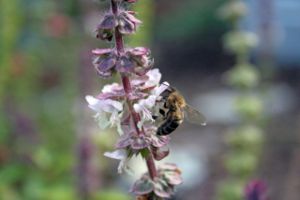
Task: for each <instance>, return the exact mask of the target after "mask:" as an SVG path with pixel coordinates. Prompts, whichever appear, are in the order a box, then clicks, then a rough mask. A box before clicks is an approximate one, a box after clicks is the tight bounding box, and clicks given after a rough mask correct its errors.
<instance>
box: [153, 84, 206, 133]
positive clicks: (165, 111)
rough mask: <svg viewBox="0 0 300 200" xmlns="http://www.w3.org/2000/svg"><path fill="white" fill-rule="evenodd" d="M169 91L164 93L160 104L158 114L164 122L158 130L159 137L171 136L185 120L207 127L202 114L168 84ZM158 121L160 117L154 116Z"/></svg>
mask: <svg viewBox="0 0 300 200" xmlns="http://www.w3.org/2000/svg"><path fill="white" fill-rule="evenodd" d="M163 84H166V86H168V87H167V89H166V90H165V91H164V92H162V94H161V100H160V101H159V102H158V104H160V106H158V113H159V114H160V115H161V116H162V120H161V121H162V122H161V124H160V125H159V127H158V129H157V135H169V134H170V133H172V132H173V131H174V130H175V129H176V128H177V127H178V126H179V125H180V124H181V123H182V122H183V120H184V118H185V119H187V120H188V121H189V122H191V123H193V124H197V125H202V126H205V125H206V119H205V117H204V115H203V114H202V113H200V112H199V111H198V110H196V109H195V108H193V107H192V106H190V105H188V104H187V103H186V101H185V99H184V97H183V96H182V95H181V94H180V93H179V92H178V91H177V90H176V89H175V88H173V87H171V86H170V85H169V84H167V83H163ZM154 119H155V120H156V119H158V116H154Z"/></svg>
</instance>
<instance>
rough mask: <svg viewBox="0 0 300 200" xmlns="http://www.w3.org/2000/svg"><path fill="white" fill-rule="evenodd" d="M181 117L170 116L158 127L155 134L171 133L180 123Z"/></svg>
mask: <svg viewBox="0 0 300 200" xmlns="http://www.w3.org/2000/svg"><path fill="white" fill-rule="evenodd" d="M182 121H183V120H182V119H179V118H177V117H172V116H170V117H169V118H168V119H167V120H166V121H165V122H164V123H163V124H162V125H161V126H160V127H159V128H158V129H157V135H169V134H170V133H172V132H173V131H174V130H175V129H176V128H177V127H178V126H179V125H180V124H181V123H182Z"/></svg>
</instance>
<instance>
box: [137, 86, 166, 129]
mask: <svg viewBox="0 0 300 200" xmlns="http://www.w3.org/2000/svg"><path fill="white" fill-rule="evenodd" d="M168 87H169V84H168V83H167V82H164V83H163V84H161V85H160V86H159V87H155V88H154V89H153V90H152V91H151V95H149V96H148V97H147V98H146V99H141V100H139V101H138V102H137V103H135V104H134V105H133V108H134V110H135V112H137V113H139V114H140V115H141V121H139V123H138V127H139V129H141V128H142V126H143V124H144V122H146V121H151V122H153V121H154V120H153V117H152V112H151V110H152V108H153V107H154V106H155V104H156V101H157V100H158V99H159V97H160V95H161V93H162V92H163V91H165V90H166V89H167V88H168Z"/></svg>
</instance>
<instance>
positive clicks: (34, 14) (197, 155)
mask: <svg viewBox="0 0 300 200" xmlns="http://www.w3.org/2000/svg"><path fill="white" fill-rule="evenodd" d="M224 2H226V1H225V0H201V1H198V0H186V1H180V0H173V1H168V0H160V1H154V0H153V1H151V0H140V1H139V3H138V5H136V8H134V9H136V10H137V11H138V17H139V18H141V19H142V20H143V21H144V23H143V25H142V26H141V27H140V30H139V33H137V34H136V35H135V36H133V37H132V38H126V41H127V44H131V45H137V46H142V45H146V46H149V47H151V49H152V54H153V56H154V58H155V61H156V64H155V66H156V67H158V68H159V69H160V71H161V72H162V74H163V80H164V81H168V82H170V83H171V84H172V85H174V86H175V87H177V88H178V89H179V90H180V91H182V93H183V94H184V95H185V96H186V98H187V101H188V102H189V103H190V104H193V105H194V106H196V107H198V108H199V109H200V110H201V109H202V110H203V113H204V114H205V115H206V116H207V118H208V122H209V124H208V126H206V127H204V128H203V127H201V128H199V127H195V126H192V125H188V124H184V125H183V126H182V127H180V129H179V130H178V131H176V134H174V136H173V140H172V145H171V154H172V155H173V157H174V158H176V159H175V162H177V163H178V165H179V166H180V167H182V168H183V173H184V174H186V175H185V176H186V178H185V183H184V184H183V185H182V186H181V187H180V189H179V191H178V194H177V196H175V197H174V199H185V200H189V199H191V200H192V199H199V200H202V199H203V200H209V199H215V194H216V188H217V184H218V182H220V181H221V180H223V179H224V177H225V176H226V170H224V166H223V165H224V164H223V163H222V159H223V158H224V156H225V154H224V152H226V151H227V150H228V149H227V147H226V142H227V141H228V140H230V137H227V136H226V132H228V130H229V129H230V128H232V127H235V126H236V124H237V123H238V121H239V120H238V119H237V118H236V116H235V114H234V113H233V111H232V104H233V103H232V99H233V98H235V96H236V94H235V93H234V90H233V89H231V88H230V87H229V86H228V85H227V84H226V83H225V82H224V75H223V74H224V73H225V72H226V71H227V70H228V69H230V68H231V67H232V66H233V64H234V60H235V59H234V56H233V55H232V54H229V53H226V52H224V49H223V47H222V38H223V35H224V34H225V32H227V31H228V30H229V29H230V25H229V23H226V22H224V21H223V20H221V19H220V18H219V16H218V10H219V8H220V6H221V5H223V3H224ZM287 2H288V3H287V4H288V5H281V4H283V3H280V2H279V3H278V1H276V0H273V1H272V0H264V1H259V0H257V1H255V0H248V1H246V3H247V4H248V5H249V15H248V17H246V18H245V19H244V20H243V21H242V22H241V29H243V30H251V31H254V32H256V33H257V34H258V35H259V36H260V40H261V46H259V47H258V48H256V49H255V50H254V51H253V52H252V53H251V56H250V60H251V62H253V63H255V64H257V65H258V66H259V67H258V69H259V71H261V72H262V83H261V88H259V90H255V91H254V93H259V94H260V95H262V96H263V97H264V103H265V104H264V111H263V113H262V115H264V120H265V121H263V122H261V123H262V124H263V126H264V128H265V132H266V134H265V135H266V139H265V141H266V142H265V144H264V146H263V153H262V155H261V156H260V159H259V163H258V168H257V169H256V171H255V173H254V175H253V177H259V178H262V179H264V180H266V182H267V183H268V185H269V187H270V188H271V190H270V197H271V198H270V199H273V200H282V199H286V200H298V199H299V198H300V193H299V190H297V189H296V188H298V186H299V185H300V182H299V180H297V179H296V178H297V172H299V170H300V160H299V141H300V137H299V132H300V131H299V128H300V126H299V123H300V112H299V103H298V101H297V100H298V99H299V86H300V84H299V83H300V78H299V69H300V68H299V66H300V65H299V63H300V60H299V57H298V59H297V54H295V51H297V50H299V52H300V45H299V43H297V40H293V39H291V38H293V37H292V35H290V34H291V33H293V30H297V31H299V30H300V25H299V24H297V23H296V22H295V20H296V19H297V18H296V17H294V18H293V17H292V13H294V16H297V17H298V18H299V15H298V14H297V13H299V12H297V11H300V5H299V3H297V1H292V0H289V1H287ZM270 5H271V6H270ZM293 5H294V6H293ZM108 6H109V5H108V2H107V1H96V0H88V1H86V0H64V1H59V0H53V1H46V0H1V2H0V24H1V29H0V199H3V200H41V199H43V200H71V199H72V200H75V199H78V200H81V199H89V200H123V199H124V200H127V199H132V197H131V196H130V195H128V194H127V192H128V189H129V187H130V184H131V183H132V180H130V178H128V177H126V175H124V176H122V177H121V178H120V177H119V176H118V175H117V170H116V165H117V163H116V162H114V161H111V160H109V159H107V158H104V156H103V152H104V151H110V150H112V148H113V144H114V142H115V140H116V134H115V133H114V130H109V131H107V132H105V133H101V132H100V131H99V129H98V128H97V127H96V125H95V123H94V120H93V117H92V116H93V113H92V112H91V111H89V110H88V108H87V104H86V102H85V100H84V97H85V95H88V94H91V95H96V94H97V93H99V92H100V89H101V88H102V86H103V85H104V84H105V83H107V82H108V81H107V80H100V79H98V78H97V76H96V73H95V71H94V69H93V66H92V64H91V61H92V55H91V49H93V48H96V47H110V46H111V44H108V43H104V42H101V41H99V40H97V39H96V38H95V32H94V31H95V27H96V25H97V23H99V21H100V19H101V14H103V12H105V10H106V9H107V8H108ZM266 6H267V8H268V9H269V11H270V10H271V11H272V12H271V11H270V12H269V15H267V16H268V17H266V15H265V13H264V10H266V9H264V8H266ZM288 6H289V7H288ZM257 8H260V9H257ZM284 9H285V10H284ZM289 9H291V10H289ZM297 9H298V10H297ZM282 10H283V11H282ZM289 11H290V12H289ZM259 12H262V13H261V15H260V14H259ZM257 13H258V14H257ZM284 13H290V15H291V16H290V15H289V16H288V17H287V18H284V17H285V16H286V15H284ZM270 16H273V17H270ZM260 17H261V18H260ZM282 17H283V18H282ZM291 24H292V25H291ZM290 26H292V28H293V29H289V28H290ZM291 31H292V32H291ZM268 34H270V35H271V36H272V40H266V38H269V36H270V35H268ZM266 35H267V36H266ZM294 38H296V37H294ZM291 40H292V41H291ZM266 46H267V47H268V48H266ZM269 47H270V48H269ZM282 49H284V53H283V52H282ZM245 106H246V107H247V106H249V107H251V103H250V104H249V105H248V104H247V105H245ZM250 109H251V108H250ZM226 138H227V139H226ZM254 140H255V138H254ZM172 155H171V158H170V160H172ZM232 162H235V161H232ZM236 162H239V161H236ZM242 162H246V161H245V160H242ZM231 164H232V163H231ZM141 165H142V164H141ZM232 165H233V168H234V165H235V164H234V163H233V164H232ZM137 175H139V174H137Z"/></svg>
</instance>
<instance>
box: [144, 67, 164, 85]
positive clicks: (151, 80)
mask: <svg viewBox="0 0 300 200" xmlns="http://www.w3.org/2000/svg"><path fill="white" fill-rule="evenodd" d="M146 75H147V76H148V80H147V81H146V82H145V84H144V86H143V87H144V88H149V87H153V86H157V85H158V84H159V81H160V79H161V73H160V72H159V70H158V69H152V70H150V71H148V72H147V73H146Z"/></svg>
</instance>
